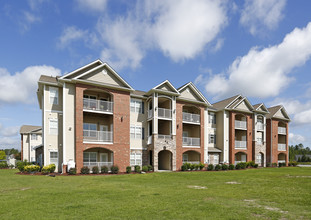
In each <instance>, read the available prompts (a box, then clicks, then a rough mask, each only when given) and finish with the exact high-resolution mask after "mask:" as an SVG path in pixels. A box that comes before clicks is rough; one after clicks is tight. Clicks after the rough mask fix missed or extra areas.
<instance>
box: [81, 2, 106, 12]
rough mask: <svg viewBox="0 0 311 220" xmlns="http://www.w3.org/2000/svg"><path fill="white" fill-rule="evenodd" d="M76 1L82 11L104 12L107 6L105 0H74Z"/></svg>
mask: <svg viewBox="0 0 311 220" xmlns="http://www.w3.org/2000/svg"><path fill="white" fill-rule="evenodd" d="M76 2H77V3H78V7H79V8H80V9H81V10H83V11H85V10H89V11H91V12H104V11H105V10H106V7H107V0H76Z"/></svg>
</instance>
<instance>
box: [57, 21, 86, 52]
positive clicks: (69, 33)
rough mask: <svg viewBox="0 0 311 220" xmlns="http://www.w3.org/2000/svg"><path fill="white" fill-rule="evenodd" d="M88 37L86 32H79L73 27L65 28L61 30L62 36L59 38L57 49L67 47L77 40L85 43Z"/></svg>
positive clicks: (79, 30)
mask: <svg viewBox="0 0 311 220" xmlns="http://www.w3.org/2000/svg"><path fill="white" fill-rule="evenodd" d="M88 37H89V35H88V31H86V30H81V29H79V28H77V27H75V26H70V27H67V28H65V29H64V30H63V33H62V35H61V36H60V38H59V43H58V45H59V47H61V48H63V47H65V46H68V45H69V44H70V43H71V42H73V41H77V40H85V41H87V39H88Z"/></svg>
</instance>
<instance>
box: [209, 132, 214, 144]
mask: <svg viewBox="0 0 311 220" xmlns="http://www.w3.org/2000/svg"><path fill="white" fill-rule="evenodd" d="M208 143H209V144H216V134H210V135H209V140H208Z"/></svg>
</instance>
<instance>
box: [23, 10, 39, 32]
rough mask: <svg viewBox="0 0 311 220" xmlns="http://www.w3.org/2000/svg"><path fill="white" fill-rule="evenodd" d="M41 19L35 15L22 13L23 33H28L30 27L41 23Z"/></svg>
mask: <svg viewBox="0 0 311 220" xmlns="http://www.w3.org/2000/svg"><path fill="white" fill-rule="evenodd" d="M40 21H41V18H40V17H39V16H36V15H35V14H33V13H31V12H29V11H24V12H23V13H22V20H21V21H20V25H21V27H22V31H23V32H24V31H28V30H29V29H30V26H31V25H32V24H34V23H37V22H40Z"/></svg>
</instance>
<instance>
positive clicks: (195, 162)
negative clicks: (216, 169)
mask: <svg viewBox="0 0 311 220" xmlns="http://www.w3.org/2000/svg"><path fill="white" fill-rule="evenodd" d="M182 163H183V164H184V163H190V164H200V161H183V162H182Z"/></svg>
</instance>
